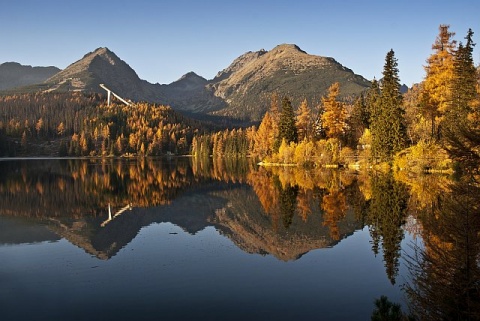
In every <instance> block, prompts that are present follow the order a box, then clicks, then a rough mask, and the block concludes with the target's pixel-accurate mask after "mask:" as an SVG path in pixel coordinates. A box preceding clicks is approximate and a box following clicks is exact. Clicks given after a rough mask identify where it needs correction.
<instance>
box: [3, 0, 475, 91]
mask: <svg viewBox="0 0 480 321" xmlns="http://www.w3.org/2000/svg"><path fill="white" fill-rule="evenodd" d="M440 24H449V25H450V30H451V31H453V32H455V33H456V36H455V39H456V40H458V41H461V40H463V38H464V37H465V35H466V34H467V31H468V28H472V30H473V31H474V32H475V34H474V41H475V42H476V43H480V0H454V1H453V0H452V1H445V0H432V1H430V0H428V1H423V0H405V1H398V0H397V1H390V0H381V1H380V0H379V1H374V0H372V1H361V0H330V1H323V0H294V1H284V0H263V1H262V0H256V1H255V0H242V1H229V0H203V1H202V0H164V1H162V0H158V1H153V0H151V1H150V0H134V1H126V0H93V1H92V0H76V1H75V0H72V1H67V0H62V1H57V0H31V1H25V0H0V63H3V62H9V61H15V62H19V63H21V64H24V65H32V66H52V65H53V66H57V67H59V68H62V69H63V68H65V67H67V66H68V65H69V64H70V63H73V62H75V61H76V60H78V59H80V58H82V57H83V55H84V54H86V53H88V52H91V51H93V50H95V49H96V48H98V47H108V48H109V49H110V50H112V51H113V52H115V53H116V54H117V55H118V56H119V57H120V58H121V59H123V60H124V61H126V62H127V63H128V64H129V65H130V66H131V67H132V68H133V69H135V71H136V72H137V74H138V75H139V76H140V78H142V79H145V80H148V81H149V82H152V83H157V82H158V83H161V84H165V83H170V82H172V81H175V80H177V79H178V78H180V77H181V76H182V75H184V74H185V73H187V72H189V71H194V72H195V73H197V74H199V75H201V76H203V77H205V78H207V79H212V78H213V77H214V76H215V75H216V73H217V72H218V71H220V70H222V69H224V68H226V67H227V66H228V65H229V64H230V63H231V62H232V61H233V59H235V58H236V57H238V56H240V55H241V54H243V53H245V52H247V51H257V50H260V49H266V50H270V49H272V48H273V47H275V46H276V45H278V44H281V43H294V44H297V45H298V46H299V47H300V48H302V49H303V50H304V51H306V52H308V53H309V54H314V55H319V56H329V57H333V58H335V59H336V60H337V61H338V62H340V63H341V64H343V65H344V66H346V67H348V68H350V69H352V70H353V71H354V72H355V73H357V74H360V75H362V76H364V77H366V78H367V79H373V77H377V79H378V78H380V77H381V73H382V69H383V64H384V62H385V55H386V54H387V52H388V51H389V50H390V49H393V50H394V51H395V56H396V58H397V59H398V67H399V70H400V78H401V82H402V83H405V84H407V85H409V86H410V85H412V84H413V83H415V82H419V81H421V80H422V78H423V76H424V74H425V73H424V69H423V65H424V64H425V60H426V59H427V58H428V56H429V55H430V54H431V53H432V50H431V45H432V44H433V42H434V40H435V37H436V36H437V34H438V27H439V25H440ZM474 60H475V64H476V65H478V63H479V61H480V44H479V45H478V46H476V48H475V52H474Z"/></svg>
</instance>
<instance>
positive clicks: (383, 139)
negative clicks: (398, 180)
mask: <svg viewBox="0 0 480 321" xmlns="http://www.w3.org/2000/svg"><path fill="white" fill-rule="evenodd" d="M397 66H398V63H397V59H396V58H395V52H394V51H393V50H390V51H389V52H388V53H387V56H386V58H385V65H384V68H383V79H382V88H381V95H380V99H379V103H378V110H375V111H374V112H373V113H372V123H371V133H372V156H373V157H374V158H375V159H378V160H380V161H390V160H392V158H393V156H394V154H395V153H397V152H399V151H401V150H402V149H403V148H405V145H406V141H407V138H406V137H407V135H406V127H405V120H404V110H403V108H402V94H401V93H400V79H399V77H398V67H397Z"/></svg>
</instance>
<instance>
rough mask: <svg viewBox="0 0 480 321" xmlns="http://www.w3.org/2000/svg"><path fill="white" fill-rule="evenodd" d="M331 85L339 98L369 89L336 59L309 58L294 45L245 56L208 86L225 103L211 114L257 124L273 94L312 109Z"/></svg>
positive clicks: (366, 81)
mask: <svg viewBox="0 0 480 321" xmlns="http://www.w3.org/2000/svg"><path fill="white" fill-rule="evenodd" d="M334 82H339V83H340V96H341V97H346V96H349V95H356V94H359V93H360V92H362V91H363V90H365V89H367V88H369V87H370V82H369V81H368V80H366V79H365V78H363V77H362V76H359V75H356V74H355V73H353V71H352V70H350V69H348V68H346V67H344V66H342V65H341V64H340V63H338V62H337V61H336V60H335V59H333V58H329V57H321V56H315V55H310V54H308V53H306V52H305V51H303V50H301V49H300V48H299V47H298V46H296V45H292V44H282V45H279V46H277V47H275V48H273V49H272V50H270V51H265V50H260V51H257V52H247V53H246V54H244V55H242V56H240V57H239V58H237V59H236V60H235V61H234V62H233V63H232V64H231V65H230V66H229V67H227V68H226V69H224V70H223V71H221V72H220V73H218V75H217V76H216V77H215V78H214V79H213V80H212V81H211V82H210V83H209V85H208V87H209V88H210V89H211V90H212V91H213V93H214V95H215V96H217V97H220V98H222V99H223V100H224V101H225V102H226V103H227V107H226V108H223V109H221V110H219V111H214V112H212V111H210V112H212V113H214V114H216V115H222V116H231V117H235V118H241V119H253V120H260V119H261V117H262V116H263V114H264V113H265V111H266V110H267V108H268V107H269V105H270V96H271V94H272V93H273V92H277V93H278V94H279V95H287V96H289V98H290V99H291V100H292V102H293V103H294V104H299V103H300V101H301V100H303V99H304V98H307V99H308V100H309V103H310V104H311V105H316V104H318V103H319V102H320V99H321V97H322V96H323V95H324V94H325V93H326V91H327V89H328V87H330V85H331V84H332V83H334Z"/></svg>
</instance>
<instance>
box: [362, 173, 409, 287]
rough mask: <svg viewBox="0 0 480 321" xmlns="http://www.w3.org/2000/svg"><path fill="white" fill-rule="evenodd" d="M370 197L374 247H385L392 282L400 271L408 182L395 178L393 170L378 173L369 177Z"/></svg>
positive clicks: (368, 215)
mask: <svg viewBox="0 0 480 321" xmlns="http://www.w3.org/2000/svg"><path fill="white" fill-rule="evenodd" d="M370 184H371V196H372V198H371V200H370V206H369V209H368V214H367V224H368V225H369V226H370V227H369V229H370V234H371V237H372V250H373V252H374V253H375V254H378V252H379V247H380V245H381V246H382V248H383V260H384V262H385V268H386V272H387V276H388V278H389V279H390V282H392V284H395V277H396V275H397V273H398V266H399V258H400V254H401V251H400V250H401V247H400V243H401V241H402V239H403V235H404V234H403V230H402V225H403V224H404V223H405V216H406V208H407V200H408V194H407V190H406V188H405V185H404V184H402V183H400V182H397V181H395V179H394V177H393V174H392V173H376V174H373V175H371V177H370Z"/></svg>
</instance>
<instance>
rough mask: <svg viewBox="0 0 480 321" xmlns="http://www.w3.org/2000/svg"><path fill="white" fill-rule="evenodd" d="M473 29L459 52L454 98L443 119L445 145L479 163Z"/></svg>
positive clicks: (459, 157) (456, 156)
mask: <svg viewBox="0 0 480 321" xmlns="http://www.w3.org/2000/svg"><path fill="white" fill-rule="evenodd" d="M472 37H473V31H472V30H471V29H469V30H468V34H467V36H466V37H465V39H466V44H465V46H464V45H463V44H462V43H460V44H459V46H458V50H457V52H456V54H455V62H454V77H453V81H452V83H451V89H450V90H451V99H450V102H449V107H448V110H447V111H446V113H445V117H444V120H443V122H442V124H443V128H444V134H445V135H444V140H443V142H444V147H445V148H446V149H447V151H448V152H449V154H450V156H451V157H452V158H453V159H456V160H457V161H460V162H461V163H462V164H463V165H466V166H469V165H473V167H478V166H476V165H475V164H478V162H479V161H480V127H479V126H478V125H479V123H478V120H479V119H478V116H479V109H480V99H479V83H478V80H479V75H478V72H477V69H476V68H475V65H474V62H473V56H472V53H473V47H474V46H475V44H474V43H473V39H472Z"/></svg>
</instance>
